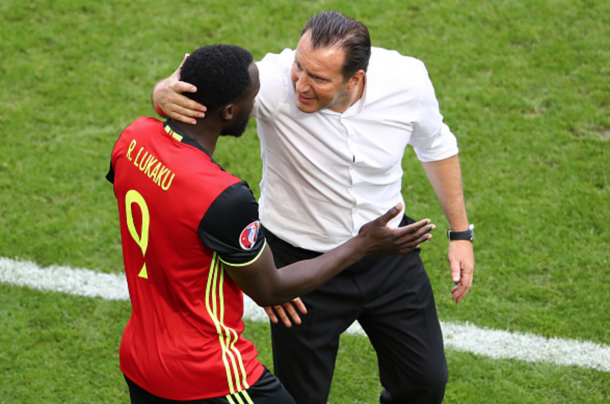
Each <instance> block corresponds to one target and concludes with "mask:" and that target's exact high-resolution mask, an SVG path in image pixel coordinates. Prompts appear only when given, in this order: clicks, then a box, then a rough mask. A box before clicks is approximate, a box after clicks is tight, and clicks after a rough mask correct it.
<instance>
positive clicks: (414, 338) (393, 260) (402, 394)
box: [264, 217, 447, 404]
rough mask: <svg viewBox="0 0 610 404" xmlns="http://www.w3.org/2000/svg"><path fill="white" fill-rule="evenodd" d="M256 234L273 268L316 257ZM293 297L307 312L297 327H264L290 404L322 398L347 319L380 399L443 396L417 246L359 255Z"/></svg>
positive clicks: (443, 374)
mask: <svg viewBox="0 0 610 404" xmlns="http://www.w3.org/2000/svg"><path fill="white" fill-rule="evenodd" d="M412 222H413V221H412V220H411V219H409V218H407V217H405V219H403V223H402V225H405V224H407V223H412ZM264 231H265V237H266V238H267V241H268V242H269V244H270V246H271V249H272V251H273V255H274V259H275V263H276V266H277V267H283V266H286V265H289V264H291V263H293V262H296V261H300V260H303V259H310V258H314V257H316V256H318V255H319V253H316V252H312V251H307V250H303V249H300V248H296V247H293V246H292V245H290V244H288V243H286V242H284V241H283V240H281V239H279V238H277V237H276V236H275V235H273V234H272V233H271V232H269V231H268V230H266V229H264ZM301 299H302V300H303V302H304V303H305V305H306V306H307V309H308V313H307V314H306V315H302V316H301V318H302V320H303V323H302V324H301V325H298V326H293V327H291V328H287V327H285V326H284V325H282V324H281V323H279V324H271V337H272V345H273V362H274V373H275V375H276V376H277V377H278V378H279V379H280V381H281V382H282V384H283V385H284V386H285V387H286V389H287V390H288V391H289V392H290V394H291V395H292V396H293V397H294V399H295V400H296V402H297V403H298V404H323V403H326V402H327V400H328V395H329V392H330V386H331V380H332V376H333V372H334V368H335V360H336V356H337V351H338V348H339V336H340V335H341V333H343V332H344V331H345V330H346V329H347V328H348V327H349V326H350V325H351V324H352V323H353V322H354V321H355V320H358V322H359V323H360V325H361V326H362V328H363V329H364V331H365V332H366V334H367V336H368V337H369V339H370V341H371V343H372V345H373V347H374V349H375V351H376V354H377V360H378V366H379V375H380V382H381V385H382V386H383V387H384V391H383V392H381V396H380V402H381V403H388V404H389V403H392V404H395V403H409V404H419V403H421V404H423V403H425V404H431V403H441V402H442V401H443V397H444V394H445V386H446V384H447V363H446V360H445V354H444V349H443V337H442V332H441V328H440V324H439V320H438V317H437V314H436V307H435V304H434V297H433V293H432V288H431V286H430V281H429V279H428V275H427V274H426V271H425V269H424V266H423V263H422V261H421V258H420V254H419V250H416V251H414V252H412V253H410V254H408V255H402V256H380V257H366V258H365V259H363V260H362V261H360V262H359V263H357V264H355V265H353V266H352V267H350V268H348V269H346V270H345V271H343V272H342V273H340V274H339V275H337V276H336V277H334V278H333V279H331V280H330V281H329V282H328V283H326V284H325V285H323V286H322V287H321V288H319V289H318V290H316V291H314V292H312V293H310V294H308V295H306V296H302V297H301Z"/></svg>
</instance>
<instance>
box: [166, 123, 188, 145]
mask: <svg viewBox="0 0 610 404" xmlns="http://www.w3.org/2000/svg"><path fill="white" fill-rule="evenodd" d="M163 126H164V127H165V131H166V132H167V134H168V135H170V136H171V137H173V138H174V139H176V140H177V141H179V142H182V139H184V137H183V136H181V135H179V134H177V133H176V132H174V131H173V130H172V128H170V127H169V125H167V124H166V125H163Z"/></svg>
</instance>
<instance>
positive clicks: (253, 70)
mask: <svg viewBox="0 0 610 404" xmlns="http://www.w3.org/2000/svg"><path fill="white" fill-rule="evenodd" d="M249 72H250V81H251V82H252V84H251V85H250V89H249V90H248V91H247V93H246V94H245V95H244V99H243V100H242V101H241V102H240V103H239V104H238V106H239V110H238V113H237V117H236V118H235V122H234V123H233V125H232V126H231V127H230V128H227V129H225V130H224V131H222V133H221V134H220V135H221V136H234V137H240V136H241V135H243V134H244V132H245V131H246V127H247V126H248V121H249V120H250V114H251V113H252V108H254V100H255V98H256V95H257V94H258V90H260V87H261V83H260V80H259V77H258V67H256V63H254V62H252V64H251V65H250V67H249Z"/></svg>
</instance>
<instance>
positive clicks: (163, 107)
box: [152, 54, 207, 125]
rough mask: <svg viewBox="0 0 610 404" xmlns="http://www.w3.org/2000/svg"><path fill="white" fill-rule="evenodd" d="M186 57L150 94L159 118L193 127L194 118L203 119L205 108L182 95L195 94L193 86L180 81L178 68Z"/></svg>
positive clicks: (195, 90) (195, 89)
mask: <svg viewBox="0 0 610 404" xmlns="http://www.w3.org/2000/svg"><path fill="white" fill-rule="evenodd" d="M188 56H189V55H188V54H187V55H185V56H184V59H183V60H182V63H180V66H179V67H178V69H176V71H175V72H174V73H173V74H172V75H171V76H169V77H168V78H166V79H165V80H161V81H160V82H158V83H157V85H156V86H155V88H154V89H153V93H152V104H153V108H154V109H155V111H156V112H157V113H158V114H159V115H161V116H164V117H170V118H172V119H175V120H177V121H180V122H184V123H188V124H191V125H195V124H197V120H196V118H203V117H204V116H205V112H206V110H207V108H206V107H205V106H203V105H201V104H199V103H198V102H196V101H193V100H191V99H190V98H188V97H186V96H184V95H183V94H182V93H196V92H197V87H195V86H194V85H192V84H189V83H185V82H184V81H180V68H181V67H182V64H183V63H184V61H185V60H186V59H187V58H188Z"/></svg>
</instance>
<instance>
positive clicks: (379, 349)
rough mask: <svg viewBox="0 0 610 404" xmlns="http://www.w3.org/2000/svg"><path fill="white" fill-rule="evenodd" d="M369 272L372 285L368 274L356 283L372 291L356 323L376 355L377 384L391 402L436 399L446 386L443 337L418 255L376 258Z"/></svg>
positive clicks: (428, 284)
mask: <svg viewBox="0 0 610 404" xmlns="http://www.w3.org/2000/svg"><path fill="white" fill-rule="evenodd" d="M375 267H377V270H376V271H374V272H373V274H377V275H378V276H377V280H372V279H371V278H370V275H368V274H365V275H364V278H363V279H361V282H363V283H366V284H368V285H370V286H371V287H372V288H373V289H372V290H370V291H369V293H368V296H369V299H368V300H367V302H366V304H365V307H364V310H363V313H362V315H361V316H360V318H359V319H358V321H359V322H360V324H361V325H362V328H363V329H364V330H365V332H366V333H367V335H368V336H369V339H370V340H371V343H372V345H373V347H374V348H375V351H376V353H377V358H378V363H379V374H380V379H381V384H382V385H383V386H384V387H385V388H386V389H387V390H388V391H389V392H390V393H392V395H393V396H395V397H405V395H406V396H407V397H415V396H417V395H421V394H431V395H438V394H441V397H442V394H443V392H444V386H445V384H446V382H447V364H446V360H445V354H444V347H443V337H442V331H441V328H440V323H439V320H438V316H437V313H436V307H435V303H434V296H433V292H432V287H431V285H430V281H429V279H428V276H427V274H426V271H425V269H424V266H423V263H422V262H421V259H420V257H419V252H418V251H416V252H415V253H412V254H409V255H407V256H390V257H382V258H381V259H379V260H377V262H376V263H375V266H373V268H375ZM426 391H430V393H426ZM441 399H442V398H441ZM410 402H419V401H417V400H415V399H410ZM423 402H436V401H423Z"/></svg>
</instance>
